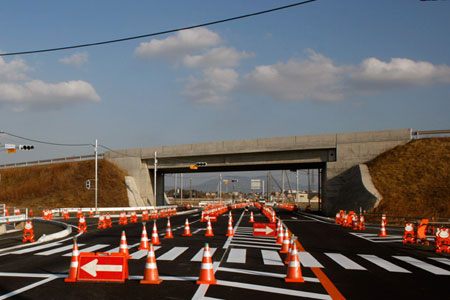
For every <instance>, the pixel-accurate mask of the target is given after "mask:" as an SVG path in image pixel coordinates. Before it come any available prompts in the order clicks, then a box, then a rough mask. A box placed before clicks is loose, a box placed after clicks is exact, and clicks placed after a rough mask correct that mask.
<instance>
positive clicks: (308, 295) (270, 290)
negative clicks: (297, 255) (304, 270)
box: [193, 280, 332, 300]
mask: <svg viewBox="0 0 450 300" xmlns="http://www.w3.org/2000/svg"><path fill="white" fill-rule="evenodd" d="M217 284H218V285H223V286H228V287H233V288H241V289H247V290H254V291H258V292H267V293H274V294H280V295H288V296H297V297H306V298H311V299H329V300H331V299H332V298H331V297H330V296H329V295H326V294H319V293H311V292H302V291H297V290H289V289H282V288H275V287H269V286H264V285H256V284H249V283H241V282H233V281H226V280H217ZM193 299H194V298H193Z"/></svg>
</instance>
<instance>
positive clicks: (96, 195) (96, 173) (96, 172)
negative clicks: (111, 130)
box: [94, 139, 98, 213]
mask: <svg viewBox="0 0 450 300" xmlns="http://www.w3.org/2000/svg"><path fill="white" fill-rule="evenodd" d="M97 150H98V140H97V139H95V147H94V152H95V212H96V213H97V199H98V198H97V197H98V155H97V152H98V151H97Z"/></svg>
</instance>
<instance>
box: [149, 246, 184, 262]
mask: <svg viewBox="0 0 450 300" xmlns="http://www.w3.org/2000/svg"><path fill="white" fill-rule="evenodd" d="M188 248H189V247H173V248H172V249H170V250H169V251H167V252H166V253H164V254H163V255H161V256H159V257H157V258H156V260H170V261H172V260H174V259H176V258H177V257H178V256H180V255H181V254H183V252H184V251H186V250H187V249H188Z"/></svg>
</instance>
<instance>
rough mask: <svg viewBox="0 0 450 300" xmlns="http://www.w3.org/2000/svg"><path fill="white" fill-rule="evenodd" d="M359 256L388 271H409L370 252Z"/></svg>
mask: <svg viewBox="0 0 450 300" xmlns="http://www.w3.org/2000/svg"><path fill="white" fill-rule="evenodd" d="M358 255H359V256H361V257H362V258H364V259H366V260H368V261H370V262H371V263H373V264H375V265H377V266H379V267H380V268H383V269H385V270H387V271H389V272H396V273H411V272H410V271H408V270H406V269H404V268H402V267H399V266H397V265H394V264H393V263H391V262H389V261H387V260H384V259H382V258H379V257H378V256H376V255H370V254H358Z"/></svg>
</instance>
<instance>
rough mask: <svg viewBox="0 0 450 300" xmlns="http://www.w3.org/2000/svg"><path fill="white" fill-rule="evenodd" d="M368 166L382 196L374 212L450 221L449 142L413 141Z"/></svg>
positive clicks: (384, 154) (438, 140) (440, 139)
mask: <svg viewBox="0 0 450 300" xmlns="http://www.w3.org/2000/svg"><path fill="white" fill-rule="evenodd" d="M367 165H368V167H369V170H370V174H371V176H372V180H373V182H374V184H375V186H376V188H377V189H378V191H379V192H380V193H381V194H382V195H383V200H382V201H381V202H380V205H379V206H378V207H377V208H376V210H375V212H379V213H381V212H383V213H386V214H388V215H394V216H410V217H429V218H431V217H447V218H448V217H450V138H432V139H431V138H430V139H421V140H413V141H411V142H409V143H408V144H406V145H402V146H397V147H395V148H394V149H391V150H389V151H387V152H385V153H383V154H381V155H379V156H378V157H376V158H375V159H373V160H372V161H370V162H369V163H367Z"/></svg>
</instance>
